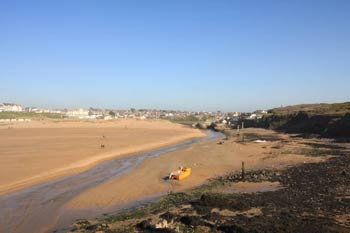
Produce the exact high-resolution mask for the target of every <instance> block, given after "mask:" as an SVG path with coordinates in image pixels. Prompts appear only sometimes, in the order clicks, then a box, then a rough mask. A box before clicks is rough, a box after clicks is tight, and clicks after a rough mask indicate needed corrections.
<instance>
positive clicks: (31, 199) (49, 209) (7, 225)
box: [0, 131, 223, 233]
mask: <svg viewBox="0 0 350 233" xmlns="http://www.w3.org/2000/svg"><path fill="white" fill-rule="evenodd" d="M221 137H223V134H221V133H218V132H214V131H208V136H207V137H205V138H199V139H192V140H188V141H185V142H183V143H179V144H176V145H172V146H167V147H164V148H161V149H158V150H153V151H150V152H146V153H141V154H136V155H134V156H129V157H125V158H116V159H112V160H109V161H106V162H103V163H101V164H99V165H97V166H95V167H93V168H91V169H89V170H87V171H85V172H82V173H79V174H75V175H70V176H67V177H64V178H60V179H55V180H52V181H49V182H45V183H42V184H39V185H35V186H32V187H29V188H25V189H22V190H20V191H16V192H13V193H10V194H6V195H1V196H0V216H1V217H0V232H7V233H12V232H13V233H14V232H16V233H17V232H19V233H20V232H50V231H51V230H50V229H52V228H56V227H58V228H60V229H64V228H65V227H66V226H67V224H69V223H70V222H72V221H74V220H75V219H77V218H80V217H84V216H89V217H90V218H91V217H99V216H100V215H101V213H102V212H103V211H105V210H102V209H101V210H98V209H91V210H84V211H68V210H65V209H64V208H63V206H64V204H65V203H67V202H68V201H69V200H71V199H72V198H74V197H76V196H77V195H79V194H80V193H81V192H83V191H84V190H87V189H89V188H92V187H94V186H96V185H98V184H100V183H103V182H105V181H107V180H109V179H112V178H115V177H117V176H120V175H122V174H125V173H127V172H129V171H131V170H132V169H135V168H136V167H137V166H138V165H139V164H140V163H141V162H142V161H143V160H144V159H145V158H149V157H156V156H160V155H162V154H165V153H167V152H171V151H174V150H177V149H179V148H183V147H186V146H189V145H192V144H194V143H197V142H200V141H206V140H213V139H217V138H221ZM153 198H155V197H153ZM151 199H152V198H151ZM148 201H150V199H145V200H141V201H139V202H137V203H132V204H130V205H129V206H123V207H118V206H116V207H115V208H114V209H109V211H114V212H115V211H118V210H119V211H120V210H121V208H126V207H128V208H130V207H132V206H135V205H140V204H142V203H144V202H148ZM118 208H120V209H118ZM57 222H58V223H59V224H60V225H57Z"/></svg>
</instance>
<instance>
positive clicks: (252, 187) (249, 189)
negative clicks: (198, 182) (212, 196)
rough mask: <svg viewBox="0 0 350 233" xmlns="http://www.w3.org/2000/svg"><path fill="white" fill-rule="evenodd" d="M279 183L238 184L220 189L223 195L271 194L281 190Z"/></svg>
mask: <svg viewBox="0 0 350 233" xmlns="http://www.w3.org/2000/svg"><path fill="white" fill-rule="evenodd" d="M281 188H282V186H281V184H280V183H279V182H269V181H264V182H259V183H255V182H238V183H234V184H230V185H229V186H225V187H223V188H222V189H220V191H221V192H223V193H256V192H271V191H277V190H279V189H281Z"/></svg>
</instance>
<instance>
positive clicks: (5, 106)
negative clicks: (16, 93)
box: [0, 103, 23, 112]
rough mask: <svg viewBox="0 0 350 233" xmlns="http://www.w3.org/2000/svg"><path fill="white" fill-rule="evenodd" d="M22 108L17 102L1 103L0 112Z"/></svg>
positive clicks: (15, 110)
mask: <svg viewBox="0 0 350 233" xmlns="http://www.w3.org/2000/svg"><path fill="white" fill-rule="evenodd" d="M22 111H23V108H22V106H21V105H19V104H12V103H3V104H2V105H1V106H0V112H22Z"/></svg>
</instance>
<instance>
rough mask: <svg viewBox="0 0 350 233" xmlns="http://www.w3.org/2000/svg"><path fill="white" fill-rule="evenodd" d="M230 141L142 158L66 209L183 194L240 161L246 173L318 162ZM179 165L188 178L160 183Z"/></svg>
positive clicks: (259, 145) (264, 132)
mask: <svg viewBox="0 0 350 233" xmlns="http://www.w3.org/2000/svg"><path fill="white" fill-rule="evenodd" d="M245 132H246V133H253V132H254V133H258V134H259V135H269V134H274V133H273V132H272V131H268V130H262V129H246V130H245ZM280 136H281V138H282V139H284V140H287V141H288V140H290V141H289V144H290V146H293V140H291V139H290V138H289V136H288V135H280ZM233 140H234V139H230V140H224V141H223V142H224V143H223V144H218V140H215V141H205V142H200V143H197V144H195V145H193V146H190V147H187V148H183V149H179V150H176V151H173V152H170V153H167V154H165V155H163V156H160V157H155V158H149V159H146V160H145V161H144V162H143V163H142V164H141V165H140V166H139V167H138V168H137V169H135V170H133V171H131V172H129V173H127V174H125V175H123V176H121V177H118V178H115V179H112V180H110V181H107V182H105V183H102V184H100V185H98V186H96V187H93V188H91V189H89V190H87V191H85V192H83V193H81V194H80V195H79V196H77V197H76V198H74V199H72V200H71V201H70V202H69V203H68V204H67V205H66V208H67V209H74V210H78V209H90V208H92V209H93V208H105V207H108V206H113V205H116V204H126V203H129V202H133V201H135V200H139V199H142V198H145V197H151V196H157V195H161V194H164V193H168V192H180V191H185V190H188V189H190V188H193V187H195V186H198V185H200V184H202V183H203V182H205V181H206V180H207V179H209V178H211V177H215V176H219V175H223V174H225V173H227V172H229V171H232V170H239V169H241V163H242V161H244V162H245V167H246V169H248V170H249V169H258V168H265V167H270V168H271V167H274V168H281V167H285V166H289V165H294V164H297V163H303V162H311V161H320V160H321V159H320V158H313V157H306V156H304V155H295V154H288V153H284V154H280V151H278V152H276V153H275V150H276V149H274V147H276V146H278V145H279V144H280V143H281V142H280V141H267V142H265V143H254V142H247V143H236V142H234V141H233ZM180 165H182V166H190V167H191V168H192V174H191V176H190V177H189V178H187V179H185V180H183V181H181V182H178V181H166V180H164V177H165V176H166V175H167V174H168V173H169V172H170V171H172V170H175V169H176V168H177V167H178V166H180Z"/></svg>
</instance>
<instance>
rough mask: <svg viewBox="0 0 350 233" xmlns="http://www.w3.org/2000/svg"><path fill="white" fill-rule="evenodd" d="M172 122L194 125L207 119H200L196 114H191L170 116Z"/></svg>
mask: <svg viewBox="0 0 350 233" xmlns="http://www.w3.org/2000/svg"><path fill="white" fill-rule="evenodd" d="M169 120H170V121H171V122H174V123H178V124H183V125H193V124H194V123H197V122H204V121H205V120H206V119H199V118H197V117H196V116H195V115H189V116H185V117H176V118H170V119H169Z"/></svg>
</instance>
